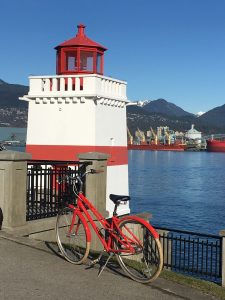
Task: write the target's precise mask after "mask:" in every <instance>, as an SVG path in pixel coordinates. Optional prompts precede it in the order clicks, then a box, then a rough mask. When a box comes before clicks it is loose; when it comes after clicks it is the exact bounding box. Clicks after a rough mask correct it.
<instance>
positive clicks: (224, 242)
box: [220, 230, 225, 287]
mask: <svg viewBox="0 0 225 300" xmlns="http://www.w3.org/2000/svg"><path fill="white" fill-rule="evenodd" d="M220 236H222V287H225V230H221V231H220Z"/></svg>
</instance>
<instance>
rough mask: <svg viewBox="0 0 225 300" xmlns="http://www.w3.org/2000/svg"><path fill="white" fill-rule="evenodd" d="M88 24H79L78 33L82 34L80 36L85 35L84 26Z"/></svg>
mask: <svg viewBox="0 0 225 300" xmlns="http://www.w3.org/2000/svg"><path fill="white" fill-rule="evenodd" d="M85 27H86V26H85V25H84V24H79V25H77V28H78V33H77V35H80V36H83V35H85V34H84V28H85Z"/></svg>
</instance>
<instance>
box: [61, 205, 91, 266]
mask: <svg viewBox="0 0 225 300" xmlns="http://www.w3.org/2000/svg"><path fill="white" fill-rule="evenodd" d="M72 217H73V210H72V209H71V208H69V207H65V208H63V209H62V210H61V211H60V212H59V214H58V216H57V221H56V240H57V244H58V247H59V249H60V251H61V253H62V255H63V256H64V258H65V259H66V260H68V261H69V262H71V263H73V264H77V265H79V264H82V263H84V262H85V261H86V259H87V257H88V254H89V250H90V242H88V241H87V232H86V230H85V224H84V222H83V220H82V219H81V218H80V217H79V216H78V215H77V216H76V219H75V224H74V226H73V229H72V232H71V233H69V230H70V225H71V221H72Z"/></svg>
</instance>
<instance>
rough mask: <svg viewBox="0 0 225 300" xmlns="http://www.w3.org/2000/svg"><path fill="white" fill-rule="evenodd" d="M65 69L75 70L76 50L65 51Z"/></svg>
mask: <svg viewBox="0 0 225 300" xmlns="http://www.w3.org/2000/svg"><path fill="white" fill-rule="evenodd" d="M66 70H67V71H77V52H76V51H73V52H67V53H66Z"/></svg>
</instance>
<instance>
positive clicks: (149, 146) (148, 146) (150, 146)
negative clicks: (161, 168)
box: [127, 143, 186, 151]
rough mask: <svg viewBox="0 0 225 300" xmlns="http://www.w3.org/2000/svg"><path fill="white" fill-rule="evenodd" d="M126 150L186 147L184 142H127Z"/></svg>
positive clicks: (162, 149) (157, 149)
mask: <svg viewBox="0 0 225 300" xmlns="http://www.w3.org/2000/svg"><path fill="white" fill-rule="evenodd" d="M127 149H128V150H150V151H184V150H185V149H186V145H185V144H178V143H174V144H170V145H169V144H165V145H164V144H160V143H159V144H140V145H135V144H128V145H127Z"/></svg>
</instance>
